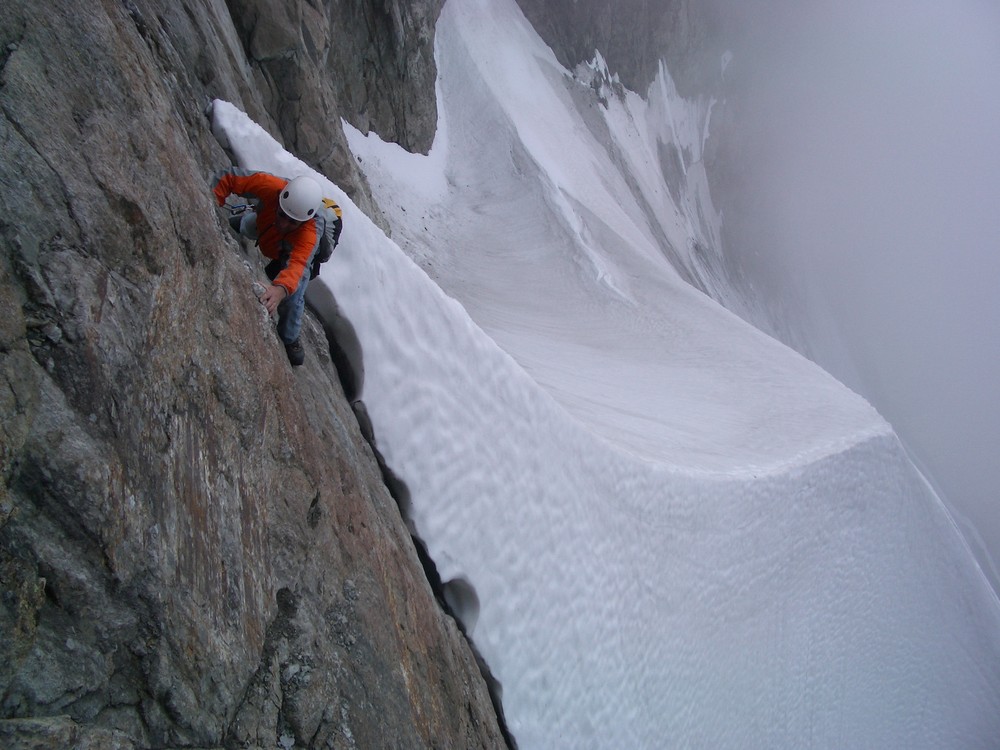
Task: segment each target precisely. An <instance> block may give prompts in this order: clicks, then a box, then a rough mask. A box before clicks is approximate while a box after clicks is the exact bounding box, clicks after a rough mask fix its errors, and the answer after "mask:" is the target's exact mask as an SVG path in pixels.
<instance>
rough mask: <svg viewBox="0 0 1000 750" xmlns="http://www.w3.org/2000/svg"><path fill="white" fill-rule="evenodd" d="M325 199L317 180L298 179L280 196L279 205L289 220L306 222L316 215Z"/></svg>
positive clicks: (291, 182)
mask: <svg viewBox="0 0 1000 750" xmlns="http://www.w3.org/2000/svg"><path fill="white" fill-rule="evenodd" d="M322 198H323V191H322V190H320V187H319V185H318V184H317V183H316V180H314V179H312V178H311V177H305V176H302V177H296V178H295V179H293V180H291V181H290V182H289V183H288V184H287V185H285V187H284V188H283V189H282V191H281V195H280V196H278V205H279V206H281V210H282V211H284V212H285V215H286V216H287V217H288V218H289V219H295V221H306V220H308V219H311V218H312V217H314V216H315V215H316V209H317V207H318V206H319V202H320V200H321V199H322Z"/></svg>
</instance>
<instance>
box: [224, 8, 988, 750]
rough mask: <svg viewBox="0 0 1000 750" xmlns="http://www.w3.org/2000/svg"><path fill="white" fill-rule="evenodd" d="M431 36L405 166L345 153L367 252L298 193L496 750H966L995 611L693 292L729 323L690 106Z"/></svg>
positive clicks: (796, 392) (849, 396) (801, 382)
mask: <svg viewBox="0 0 1000 750" xmlns="http://www.w3.org/2000/svg"><path fill="white" fill-rule="evenodd" d="M436 33H437V36H436V57H437V64H438V75H439V78H438V83H437V96H438V113H439V118H438V130H437V133H436V136H435V139H434V144H433V146H432V147H431V149H430V152H429V153H428V154H427V155H414V154H409V153H407V152H405V151H403V150H402V149H401V148H399V147H398V146H395V145H393V144H390V143H385V142H383V141H382V140H381V139H379V138H378V137H377V135H375V134H371V135H368V136H364V135H362V134H361V133H360V132H358V131H356V130H354V129H352V128H350V127H346V126H345V130H346V131H347V137H348V141H349V143H350V145H351V148H352V150H353V152H354V155H355V158H356V159H357V161H358V163H359V165H360V166H361V168H362V169H363V170H364V171H365V174H366V176H367V178H368V180H369V182H370V183H371V186H372V190H373V192H374V194H375V196H376V198H377V200H378V202H379V204H380V206H381V208H382V210H383V212H384V214H385V216H386V218H387V219H388V221H389V223H390V224H391V229H392V232H391V238H389V237H387V236H386V235H385V234H384V233H383V232H381V231H380V230H379V229H377V228H376V227H375V226H374V225H373V224H372V223H371V222H370V221H368V220H367V219H366V218H365V216H364V215H363V214H362V213H361V212H360V211H359V210H358V209H357V208H356V207H355V206H354V205H353V204H352V203H351V201H350V200H348V198H347V196H346V195H344V194H343V192H342V191H340V190H339V188H338V187H337V186H336V185H332V184H329V183H327V189H328V190H329V191H330V192H331V193H332V194H333V195H334V196H335V197H337V198H338V199H339V200H341V202H342V205H343V207H344V210H345V226H346V229H345V232H344V237H343V241H342V243H341V246H340V248H338V250H337V253H336V254H335V256H334V258H333V260H331V262H330V263H329V264H327V267H328V270H324V275H323V276H322V277H321V281H322V282H325V283H327V284H328V286H329V287H330V288H331V289H332V291H333V292H334V293H335V294H336V297H337V301H338V303H339V304H340V306H341V308H342V309H343V311H344V313H345V314H346V315H347V316H348V317H349V318H350V319H351V321H352V323H353V324H354V326H355V328H356V330H357V332H358V335H359V338H360V339H361V342H362V346H363V348H364V352H365V364H366V382H365V391H364V398H365V402H366V404H367V406H368V410H369V413H370V415H371V417H372V421H373V423H374V425H375V430H376V434H377V438H378V444H379V447H380V449H381V450H382V452H383V453H384V455H385V458H386V460H387V462H388V463H389V465H390V466H391V467H392V468H393V470H394V471H395V473H396V474H397V475H398V476H399V477H401V478H402V480H403V481H404V482H405V483H406V486H407V488H408V490H409V496H410V501H411V505H412V519H411V520H412V522H413V525H414V527H415V530H416V531H417V533H418V534H419V535H420V536H421V537H422V538H423V540H424V541H425V543H426V545H427V548H428V551H429V553H430V555H431V556H432V557H433V558H434V560H435V562H436V564H437V567H438V570H439V572H440V574H441V576H442V578H443V579H444V580H445V581H446V582H450V583H455V584H456V586H455V588H457V589H459V590H460V591H461V592H462V593H463V596H462V597H461V599H460V601H457V602H456V603H457V604H458V605H459V610H460V612H459V614H460V616H461V617H462V618H463V620H464V623H465V626H466V629H467V630H468V632H469V633H470V634H471V636H472V638H473V640H474V641H475V643H476V645H477V646H478V648H479V650H480V652H481V653H482V655H483V657H484V658H485V660H486V662H487V663H488V664H489V666H490V669H491V671H492V673H493V674H494V676H495V677H496V679H497V680H498V682H499V683H500V685H501V687H502V699H503V707H504V711H505V713H506V717H507V721H508V725H509V728H510V730H511V732H512V734H513V736H514V737H515V739H516V740H517V742H518V744H519V746H520V747H523V748H559V747H567V748H569V747H572V748H586V747H594V748H611V747H663V746H681V747H685V746H686V747H720V748H726V747H731V748H774V747H802V746H812V747H916V748H919V747H926V748H940V747H960V748H961V747H988V746H989V745H990V743H991V742H993V741H994V739H995V738H996V737H997V736H1000V604H998V602H997V599H996V597H995V596H994V595H993V592H992V590H991V589H990V588H989V586H988V584H987V582H986V580H985V579H984V577H983V576H982V573H981V571H980V570H979V568H978V567H977V566H976V564H975V562H974V561H973V559H972V557H971V555H970V553H969V550H968V548H967V546H966V545H965V543H964V541H963V539H962V537H961V535H960V534H959V533H958V531H957V529H956V528H955V526H954V523H953V522H952V520H951V517H950V516H949V515H948V513H947V512H946V511H945V509H944V507H943V506H942V505H941V503H940V501H939V500H938V498H937V496H936V495H935V494H934V492H933V491H932V490H931V489H930V488H929V487H928V485H927V484H926V483H925V482H924V481H923V479H922V477H921V476H920V474H919V472H917V471H916V469H915V468H914V466H913V465H912V463H911V462H910V461H909V459H908V458H907V456H906V454H905V452H904V450H903V449H902V447H901V446H900V444H899V442H898V441H897V439H896V437H895V436H894V434H893V433H892V431H891V429H890V428H889V426H888V425H887V423H886V422H885V421H884V420H882V419H881V417H879V415H878V414H877V413H876V412H875V410H874V409H872V408H871V406H870V405H869V404H868V403H867V402H866V401H864V400H863V399H862V398H860V397H858V396H857V395H855V394H854V393H852V392H851V391H850V390H848V389H847V388H845V387H844V386H842V385H841V384H840V383H838V382H837V381H835V380H834V379H833V378H832V377H830V376H829V375H828V374H827V373H826V372H824V371H823V370H821V369H820V368H819V367H817V366H816V365H814V364H812V363H811V362H809V361H807V360H806V359H804V358H803V357H801V356H800V355H798V354H796V353H795V352H793V351H792V350H791V349H789V348H787V347H785V346H784V345H781V344H779V343H778V342H777V341H775V340H774V339H771V338H769V337H768V336H765V335H764V334H762V333H761V332H760V331H758V330H757V329H755V328H752V327H751V326H749V325H748V324H747V323H745V322H744V321H743V320H741V319H740V318H738V317H736V316H735V315H734V314H732V313H731V312H729V311H727V310H726V309H724V308H723V307H722V306H720V305H719V304H717V303H716V302H715V301H713V300H712V299H711V298H710V297H709V296H708V295H706V294H705V293H703V292H702V291H699V289H703V290H706V291H708V292H710V293H711V294H712V295H713V296H718V297H720V298H725V297H726V296H727V295H729V294H733V292H732V290H731V289H730V287H729V286H728V282H727V281H726V280H725V278H724V277H723V276H722V275H720V274H719V272H718V270H717V269H718V268H720V267H721V264H720V262H719V260H718V258H719V254H720V252H721V251H720V240H719V227H720V222H719V216H718V211H717V209H716V208H715V206H714V204H713V201H712V197H711V195H710V193H709V190H708V183H707V179H706V175H705V170H704V166H703V154H704V145H705V139H706V134H707V133H708V132H710V130H711V117H712V112H713V102H712V101H711V100H698V99H686V98H684V97H681V96H680V95H678V93H677V91H676V89H675V87H674V85H673V83H672V80H671V77H670V74H669V71H668V70H667V69H666V68H661V70H660V71H659V74H658V76H657V78H656V80H655V81H654V83H653V85H652V86H651V87H650V89H649V90H648V91H646V92H643V93H642V96H639V95H637V94H635V93H632V92H629V91H627V90H626V89H625V88H624V87H622V86H621V85H620V84H619V83H617V82H616V81H615V80H614V76H613V75H611V74H609V71H607V69H606V66H605V65H604V64H603V63H602V61H601V60H600V59H599V58H598V59H595V60H594V62H593V63H592V64H591V65H586V66H582V67H579V68H577V69H575V70H568V69H566V68H564V67H563V66H562V65H560V64H559V63H558V62H557V60H556V58H555V56H554V55H553V54H552V52H551V51H550V50H549V49H548V48H547V47H546V46H545V45H544V44H543V43H542V42H541V40H540V39H539V37H538V36H537V35H536V34H535V33H534V31H533V30H532V28H531V27H530V25H529V24H528V23H527V22H526V20H525V19H524V17H523V16H522V15H521V13H520V12H519V10H518V9H517V7H516V6H515V5H514V3H513V2H512V0H489V1H486V0H448V2H447V3H446V4H445V6H444V9H443V11H442V14H441V17H440V19H439V22H438V26H437V32H436ZM213 116H214V125H215V129H216V132H217V133H218V134H219V135H220V137H222V138H224V139H225V140H226V142H227V143H228V144H229V145H230V146H231V148H232V150H233V152H234V154H235V155H236V157H237V159H238V160H239V162H240V164H241V165H242V166H246V167H250V168H258V169H267V170H269V171H273V172H276V173H279V174H293V173H299V172H302V171H305V170H306V168H305V167H304V165H302V164H301V163H300V162H297V161H296V160H295V159H293V158H292V157H291V156H290V155H288V154H287V153H285V152H283V151H282V150H281V149H280V147H279V146H278V145H277V144H276V143H275V142H274V141H273V140H272V139H270V138H269V137H268V136H267V135H266V134H265V133H264V132H263V130H261V129H260V128H257V127H256V126H254V125H253V123H251V122H249V121H248V120H247V119H246V118H245V117H244V116H243V115H242V114H241V113H239V112H238V111H236V110H235V109H233V108H232V107H230V106H228V105H226V104H225V103H221V102H220V103H217V104H216V106H215V107H214V110H213ZM318 177H320V179H322V177H321V176H318Z"/></svg>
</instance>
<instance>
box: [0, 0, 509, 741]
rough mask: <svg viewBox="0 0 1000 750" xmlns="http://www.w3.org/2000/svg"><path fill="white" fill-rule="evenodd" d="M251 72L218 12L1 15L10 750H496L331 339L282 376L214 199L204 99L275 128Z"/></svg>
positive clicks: (460, 646)
mask: <svg viewBox="0 0 1000 750" xmlns="http://www.w3.org/2000/svg"><path fill="white" fill-rule="evenodd" d="M231 5H232V6H233V7H235V6H237V5H242V4H240V3H235V2H234V3H232V4H231ZM273 5H274V6H275V7H278V4H273ZM284 5H286V4H282V6H283V7H284ZM287 5H288V6H289V7H292V6H294V8H295V10H294V11H292V10H289V11H288V12H289V13H298V14H300V15H299V16H296V18H301V17H306V16H309V15H310V14H312V13H315V12H316V11H315V10H314V9H313V4H308V3H296V4H287ZM373 5H377V6H378V7H379V8H382V7H383V5H382V4H379V3H374V4H373ZM380 12H381V11H380ZM393 28H397V27H393ZM398 28H401V34H402V36H403V37H406V33H408V29H407V27H406V26H405V24H403V26H402V27H398ZM261 33H262V32H261ZM275 33H277V32H275ZM303 33H304V32H303ZM418 36H419V34H418ZM258 41H259V43H260V44H263V42H262V41H260V40H258ZM395 43H396V44H397V46H398V44H402V45H403V48H404V49H405V48H406V43H405V39H404V41H403V42H400V40H396V42H395ZM420 43H421V44H422V43H423V42H420ZM372 44H373V45H374V46H375V47H376V48H379V49H381V47H380V45H382V46H384V45H386V44H388V42H386V41H385V40H381V41H376V42H372ZM293 46H294V45H293ZM417 46H418V47H419V46H420V45H419V44H418V45H417ZM405 57H406V55H405V54H403V55H402V56H401V59H405ZM375 59H381V58H379V57H378V55H376V56H375ZM257 62H258V61H248V60H247V59H246V58H245V56H244V53H243V43H242V42H241V40H240V36H239V35H238V34H237V31H236V29H235V28H234V26H233V24H232V22H231V20H230V18H229V16H228V15H226V14H225V12H224V8H223V7H222V6H221V5H220V4H219V3H214V2H207V1H206V2H201V1H195V0H189V1H187V2H173V1H168V0H162V2H157V1H155V0H149V1H148V2H144V1H143V0H134V2H133V1H132V0H124V2H107V3H102V4H99V5H96V6H89V7H88V8H87V9H86V12H81V9H80V8H78V7H76V6H72V5H66V4H59V3H57V4H55V5H52V4H49V5H44V6H43V5H39V4H37V3H30V2H26V1H24V0H7V2H5V3H3V4H0V110H2V117H0V144H2V150H3V158H2V160H0V184H2V185H3V190H0V246H2V248H3V252H2V254H0V300H2V308H3V311H4V315H3V316H0V372H2V379H0V404H2V406H0V411H2V415H3V419H2V424H0V477H2V482H0V583H2V586H0V589H2V592H0V593H2V601H0V697H2V703H0V745H3V746H4V747H10V748H17V747H33V748H39V747H42V748H46V747H47V748H64V747H74V746H78V747H92V748H134V747H159V748H170V747H177V748H179V747H201V748H209V747H292V746H294V747H324V748H326V747H330V748H334V747H336V748H341V747H343V748H347V747H407V748H409V747H432V746H437V747H463V748H465V747H495V746H503V738H502V736H501V733H500V730H499V728H498V726H497V720H496V716H495V714H494V712H493V708H492V706H491V704H490V697H489V694H488V691H487V688H486V686H485V684H484V682H483V680H482V678H481V675H480V673H479V670H478V669H477V667H476V663H475V658H474V656H473V654H472V652H471V650H470V648H469V646H468V644H467V643H466V642H465V641H464V639H463V638H462V637H461V634H460V633H459V629H458V627H457V626H456V624H455V622H454V621H453V620H452V619H451V618H449V617H448V616H446V615H445V614H443V613H442V611H441V609H440V608H439V607H438V605H437V604H436V603H435V600H434V596H433V594H432V592H431V590H430V587H429V585H428V583H427V581H426V579H425V578H424V577H423V574H422V571H421V567H420V562H419V560H418V558H417V554H416V552H415V550H414V547H413V544H412V542H411V539H410V537H409V535H408V533H407V530H406V527H405V524H404V523H403V521H402V520H401V518H400V515H399V512H398V509H397V507H396V505H395V503H394V501H393V500H392V498H391V497H390V496H389V493H388V492H387V491H386V488H385V486H384V484H383V482H382V478H381V474H380V471H379V467H378V465H377V463H376V461H375V459H374V457H373V454H372V451H371V449H370V447H369V445H368V443H367V442H366V441H365V439H364V438H363V437H362V435H361V434H360V431H359V429H358V425H357V421H356V419H355V416H354V413H353V412H352V409H351V405H350V404H349V403H348V401H347V400H346V399H345V398H344V396H343V392H342V390H341V386H340V383H339V382H338V378H337V373H336V371H335V369H334V367H333V364H332V362H331V360H330V358H329V356H328V355H327V354H325V352H326V351H327V347H326V341H325V339H324V336H323V332H322V330H321V328H320V327H319V325H317V324H316V323H315V322H314V321H312V320H308V321H307V324H306V327H305V334H304V335H305V336H306V340H307V343H308V346H307V351H308V356H307V363H306V365H305V366H304V367H302V368H298V369H296V370H292V369H291V368H289V367H288V364H287V362H286V360H285V356H284V352H283V350H282V347H281V346H280V344H279V342H278V340H277V338H276V337H275V335H274V333H273V328H272V325H271V324H270V322H269V321H268V320H267V319H266V318H265V317H264V314H263V311H262V308H261V306H260V304H259V303H258V302H257V300H256V299H255V297H254V295H253V293H252V283H253V281H254V280H255V279H256V278H258V276H257V275H256V274H257V271H256V269H255V263H256V261H255V260H254V261H253V262H250V260H249V259H246V258H244V256H243V254H242V251H241V249H240V247H239V245H238V244H237V243H236V241H235V240H234V238H233V236H232V235H231V233H230V231H229V229H228V228H227V227H226V225H225V223H224V222H223V221H221V220H220V218H219V217H218V216H217V214H216V209H215V208H214V205H213V203H212V201H211V199H210V196H209V193H208V187H207V184H206V181H205V180H206V177H207V175H208V174H209V173H210V172H211V171H212V170H213V169H215V168H218V167H220V166H224V165H225V164H226V163H227V160H226V157H225V155H224V154H223V152H222V151H221V149H220V148H219V147H218V145H217V144H216V143H215V142H214V140H213V139H212V137H211V135H210V133H209V129H208V124H207V122H206V121H205V119H204V116H203V108H204V104H205V103H206V102H207V101H208V100H209V99H210V98H211V97H215V96H218V97H222V98H226V99H229V100H231V101H234V102H235V103H237V104H238V105H239V106H242V107H243V108H244V109H246V110H247V111H248V112H249V113H250V114H251V116H253V117H255V118H257V119H259V120H260V121H261V122H262V123H264V124H266V125H268V126H270V127H271V128H272V129H273V130H274V129H275V124H276V123H280V122H281V117H282V116H283V115H282V112H283V111H284V110H282V108H281V107H280V106H278V105H277V104H276V102H275V101H274V100H273V98H272V97H270V96H269V94H268V93H266V92H265V93H261V92H260V88H259V86H260V81H259V77H260V76H259V74H258V73H257V72H256V71H255V68H254V66H255V65H256V64H257ZM376 73H377V68H373V70H372V72H371V75H372V76H375V75H376ZM344 75H345V76H346V75H350V73H349V72H345V74H344ZM265 78H266V76H265ZM401 90H402V89H401ZM325 95H327V94H324V96H325ZM338 101H343V100H338ZM351 101H354V100H351ZM320 104H321V102H320V103H317V104H316V106H320ZM352 106H354V105H352ZM300 114H301V115H302V117H303V118H305V119H308V120H310V121H312V122H316V121H314V120H312V119H311V118H312V117H313V114H314V113H312V112H307V111H305V110H303V111H302V112H300ZM315 115H316V116H317V117H320V116H321V115H322V112H318V113H315ZM386 116H389V115H386ZM288 127H299V125H297V124H295V123H287V124H285V125H284V126H281V125H279V126H278V127H277V128H276V130H277V131H278V132H280V133H282V134H283V133H284V132H285V130H286V129H287V128H288ZM310 137H311V136H310ZM297 139H299V140H301V144H300V145H306V146H309V144H310V143H311V141H309V138H307V137H305V136H304V135H302V133H299V134H298V135H297ZM299 140H297V141H296V142H297V143H299ZM317 142H318V141H317ZM321 151H322V149H321V148H319V147H317V150H316V152H315V154H316V157H317V158H318V159H320V161H322V159H323V158H326V157H325V156H324V155H323V154H322V153H321ZM360 189H361V188H359V190H360Z"/></svg>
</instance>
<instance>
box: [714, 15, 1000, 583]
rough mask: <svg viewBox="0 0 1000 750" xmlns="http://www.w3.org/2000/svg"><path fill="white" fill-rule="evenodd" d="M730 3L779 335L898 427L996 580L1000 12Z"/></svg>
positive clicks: (760, 256)
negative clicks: (862, 397)
mask: <svg viewBox="0 0 1000 750" xmlns="http://www.w3.org/2000/svg"><path fill="white" fill-rule="evenodd" d="M730 5H731V6H732V7H727V8H725V10H724V11H723V12H724V13H725V14H726V16H727V18H728V20H729V21H730V22H731V23H730V25H729V29H730V34H731V40H732V41H733V43H734V45H733V46H734V57H733V62H732V64H731V65H730V68H728V69H727V73H726V75H727V78H728V81H727V84H728V86H729V87H730V88H729V93H728V96H729V97H731V98H732V100H733V101H734V102H736V107H737V110H738V111H739V115H738V118H737V119H736V122H737V123H738V125H737V132H736V133H735V134H734V135H733V136H732V137H734V139H735V140H736V141H737V143H738V149H736V150H735V151H736V152H738V157H736V158H737V159H738V161H739V164H738V165H736V166H735V167H732V166H731V167H730V169H731V170H732V173H733V174H738V175H739V177H740V178H739V180H738V184H737V185H734V186H733V187H732V194H731V195H729V196H727V197H726V199H725V200H724V203H725V204H726V205H727V207H728V208H729V209H730V215H729V216H728V217H727V221H728V222H729V224H730V231H729V232H728V235H727V245H728V246H727V248H726V252H727V253H728V254H730V255H731V256H732V257H733V258H734V259H735V263H736V265H737V266H738V268H739V269H740V271H741V272H742V274H743V275H744V277H745V279H746V283H747V286H748V287H751V286H752V287H753V290H754V292H753V293H754V294H757V295H759V296H761V297H762V298H763V299H764V301H765V306H766V307H767V308H768V310H769V312H768V313H767V315H768V316H769V317H771V320H770V328H771V329H772V330H773V331H775V332H778V335H782V334H781V332H785V335H783V336H782V337H783V338H786V343H789V344H791V345H793V346H795V347H796V348H798V349H800V350H801V351H802V352H803V353H804V354H806V355H807V356H809V357H810V358H812V359H814V360H815V361H816V362H818V363H819V364H820V365H821V366H823V367H824V368H825V369H827V370H828V371H829V372H831V373H832V374H833V375H834V376H836V377H838V378H839V379H840V380H841V381H843V382H844V383H845V384H847V385H848V386H850V387H851V388H853V389H854V390H855V391H857V392H858V393H860V394H861V395H863V396H865V397H866V398H867V399H868V400H869V401H870V402H871V403H872V404H873V405H874V406H875V407H876V408H877V409H878V410H879V412H880V413H881V414H882V415H883V416H884V417H885V418H886V419H887V420H889V422H890V423H891V424H892V425H893V427H894V428H895V430H896V432H897V433H898V434H899V436H900V438H901V439H902V441H903V442H904V444H905V445H906V446H907V448H908V450H909V451H910V453H911V455H912V457H913V459H914V461H915V463H917V465H918V466H919V467H920V468H921V470H922V471H923V473H924V475H925V476H926V478H927V479H928V481H929V482H930V483H931V484H932V485H933V486H934V488H935V489H936V490H937V492H938V494H939V495H940V496H941V497H942V499H943V500H944V501H945V502H946V503H947V504H948V505H949V507H950V508H951V510H952V511H953V514H954V515H955V517H956V520H957V521H958V523H959V525H960V526H961V527H962V530H963V532H965V534H966V537H967V539H968V540H969V542H970V546H972V548H973V551H974V552H975V553H976V555H977V558H978V559H979V561H980V565H981V566H982V567H983V569H984V572H985V573H986V574H987V576H988V577H989V578H990V579H991V582H992V584H993V586H994V589H995V590H1000V574H998V573H997V567H996V565H994V562H993V561H1000V492H998V489H997V488H998V487H1000V460H998V456H997V450H998V448H1000V398H998V395H997V384H998V383H1000V295H998V289H997V286H998V282H1000V9H998V8H997V7H996V4H995V3H993V2H987V1H984V0H947V2H946V1H945V0H908V1H906V2H901V1H897V0H888V1H880V2H872V1H871V0H856V1H854V2H844V1H843V0H837V1H836V2H833V1H830V2H827V1H826V0H820V1H819V2H816V1H814V2H809V3H804V4H800V3H796V2H787V1H785V0H762V1H761V2H753V3H750V4H743V3H735V2H732V3H731V4H730ZM734 30H735V31H734ZM755 322H761V321H755Z"/></svg>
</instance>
